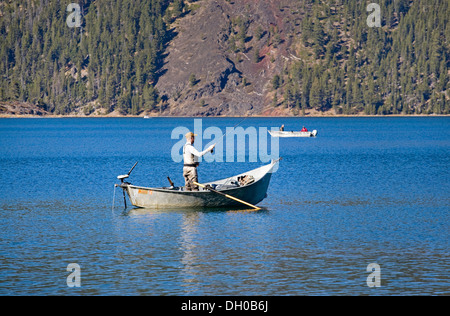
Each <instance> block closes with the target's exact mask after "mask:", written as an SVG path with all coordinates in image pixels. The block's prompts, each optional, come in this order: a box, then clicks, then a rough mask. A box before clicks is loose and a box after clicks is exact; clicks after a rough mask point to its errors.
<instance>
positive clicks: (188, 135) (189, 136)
mask: <svg viewBox="0 0 450 316" xmlns="http://www.w3.org/2000/svg"><path fill="white" fill-rule="evenodd" d="M184 136H185V137H186V138H187V139H189V138H191V137H192V136H197V134H194V133H192V132H189V133H187V134H186V135H184Z"/></svg>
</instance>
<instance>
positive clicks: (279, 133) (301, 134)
mask: <svg viewBox="0 0 450 316" xmlns="http://www.w3.org/2000/svg"><path fill="white" fill-rule="evenodd" d="M269 134H270V135H271V136H272V137H315V136H316V135H317V130H313V131H312V132H310V131H308V132H296V131H269Z"/></svg>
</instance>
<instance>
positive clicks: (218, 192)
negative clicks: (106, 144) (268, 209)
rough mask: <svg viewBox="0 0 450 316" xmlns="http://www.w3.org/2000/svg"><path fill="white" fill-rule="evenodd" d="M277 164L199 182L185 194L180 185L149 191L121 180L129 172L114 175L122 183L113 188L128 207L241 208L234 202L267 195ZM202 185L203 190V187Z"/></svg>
mask: <svg viewBox="0 0 450 316" xmlns="http://www.w3.org/2000/svg"><path fill="white" fill-rule="evenodd" d="M278 161H279V159H278V160H274V161H272V162H271V163H270V164H268V165H265V166H262V167H259V168H257V169H254V170H251V171H248V172H245V173H242V174H239V175H236V176H233V177H229V178H226V179H222V180H217V181H212V182H207V183H203V184H202V185H201V186H200V188H199V191H186V190H185V187H184V186H183V187H174V186H171V187H167V188H164V187H163V188H152V187H142V186H136V185H132V184H131V183H128V182H124V181H123V180H124V179H125V178H128V175H129V174H130V173H128V175H124V176H118V177H117V178H118V179H120V180H121V181H122V183H121V184H120V185H117V186H119V187H121V188H122V189H123V191H124V194H125V192H126V193H127V195H128V197H129V199H130V201H131V204H133V205H134V206H136V207H143V208H159V209H161V208H164V209H172V208H174V209H180V208H210V207H212V208H214V207H229V206H242V202H239V201H238V200H241V201H245V202H247V203H251V204H257V203H259V202H261V201H262V200H263V199H265V198H266V196H267V189H268V187H269V183H270V178H271V175H272V171H273V168H274V166H275V165H276V164H277V163H278ZM133 168H134V167H133ZM130 172H131V170H130ZM242 179H246V180H247V181H246V183H245V184H243V183H242ZM203 186H205V187H207V188H203ZM208 187H209V188H210V189H212V190H210V189H208ZM226 195H228V197H227V196H226ZM230 197H233V198H235V199H232V198H230ZM124 198H125V196H124Z"/></svg>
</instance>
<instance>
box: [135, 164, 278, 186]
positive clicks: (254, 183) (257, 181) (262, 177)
mask: <svg viewBox="0 0 450 316" xmlns="http://www.w3.org/2000/svg"><path fill="white" fill-rule="evenodd" d="M278 161H279V160H277V161H275V162H272V163H270V164H269V165H265V166H261V167H259V168H256V169H253V170H250V171H247V172H251V171H254V170H257V169H260V168H264V167H268V166H271V168H270V169H269V170H268V171H267V172H265V173H264V175H263V176H261V178H259V179H258V180H256V181H255V182H252V183H249V184H247V185H244V186H239V187H235V188H227V189H224V190H216V191H218V192H222V193H224V192H225V193H226V192H234V191H235V190H239V189H244V188H250V187H252V186H253V185H256V184H258V183H259V182H260V181H261V180H262V179H264V177H265V176H266V175H267V174H268V173H271V171H272V169H273V166H275V164H276V163H278ZM244 174H245V172H244V173H241V174H238V175H234V176H231V177H228V178H224V179H220V180H216V181H223V180H227V179H231V178H234V177H238V176H240V175H244ZM212 183H214V181H209V182H205V183H202V184H204V185H208V184H212ZM183 187H184V186H182V187H178V188H183ZM127 188H130V189H138V190H139V189H143V190H152V191H156V192H163V193H177V194H188V195H196V194H203V193H212V192H211V191H210V190H202V191H180V190H173V189H166V188H164V187H162V188H153V187H143V186H136V185H133V184H127Z"/></svg>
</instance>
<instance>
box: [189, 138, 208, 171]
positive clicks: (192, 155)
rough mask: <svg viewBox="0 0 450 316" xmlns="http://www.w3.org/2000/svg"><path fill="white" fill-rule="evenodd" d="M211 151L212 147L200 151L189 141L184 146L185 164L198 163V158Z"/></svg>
mask: <svg viewBox="0 0 450 316" xmlns="http://www.w3.org/2000/svg"><path fill="white" fill-rule="evenodd" d="M210 151H211V147H209V148H206V149H205V150H204V151H198V150H197V149H195V147H194V146H193V145H192V144H191V142H190V141H188V142H187V143H186V144H185V145H184V147H183V159H184V163H185V164H189V165H192V164H196V163H198V158H199V157H202V156H203V155H205V154H207V153H208V152H210Z"/></svg>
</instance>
